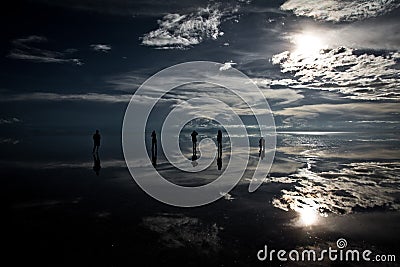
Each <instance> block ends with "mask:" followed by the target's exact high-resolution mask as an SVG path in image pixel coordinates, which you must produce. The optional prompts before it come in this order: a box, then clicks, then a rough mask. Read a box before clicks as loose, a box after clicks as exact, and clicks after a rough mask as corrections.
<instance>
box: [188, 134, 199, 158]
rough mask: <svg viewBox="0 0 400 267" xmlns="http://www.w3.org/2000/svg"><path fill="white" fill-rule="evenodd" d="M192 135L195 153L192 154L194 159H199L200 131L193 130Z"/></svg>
mask: <svg viewBox="0 0 400 267" xmlns="http://www.w3.org/2000/svg"><path fill="white" fill-rule="evenodd" d="M190 135H191V136H192V143H193V147H192V148H193V154H192V161H194V160H197V135H198V133H197V132H196V131H194V130H193V132H192V133H191V134H190Z"/></svg>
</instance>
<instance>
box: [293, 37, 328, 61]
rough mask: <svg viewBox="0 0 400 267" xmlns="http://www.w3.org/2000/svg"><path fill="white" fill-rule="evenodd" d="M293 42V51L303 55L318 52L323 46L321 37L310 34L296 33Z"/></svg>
mask: <svg viewBox="0 0 400 267" xmlns="http://www.w3.org/2000/svg"><path fill="white" fill-rule="evenodd" d="M293 42H294V43H295V45H296V48H295V51H294V52H295V53H298V54H302V55H304V56H312V55H315V54H318V53H319V51H320V50H321V49H323V48H324V47H325V44H324V43H323V41H322V39H321V38H318V37H317V36H314V35H311V34H298V35H296V36H295V37H294V40H293Z"/></svg>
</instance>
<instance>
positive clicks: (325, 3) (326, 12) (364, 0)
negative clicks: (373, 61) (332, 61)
mask: <svg viewBox="0 0 400 267" xmlns="http://www.w3.org/2000/svg"><path fill="white" fill-rule="evenodd" d="M399 6H400V2H399V1H398V0H353V1H347V0H314V1H309V0H288V1H286V2H285V3H284V4H283V5H282V6H281V9H282V10H285V11H293V13H294V14H295V15H297V16H305V17H311V18H314V19H316V20H325V21H333V22H340V21H356V20H363V19H367V18H372V17H377V16H380V15H383V14H386V13H387V12H390V11H392V10H394V9H396V8H398V7H399Z"/></svg>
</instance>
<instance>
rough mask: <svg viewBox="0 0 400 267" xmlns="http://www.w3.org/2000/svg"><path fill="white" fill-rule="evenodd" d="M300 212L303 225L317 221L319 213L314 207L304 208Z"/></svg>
mask: <svg viewBox="0 0 400 267" xmlns="http://www.w3.org/2000/svg"><path fill="white" fill-rule="evenodd" d="M298 212H299V213H300V221H301V223H302V224H303V225H305V226H309V225H312V224H314V223H316V222H317V219H318V214H317V212H316V210H315V209H313V208H310V207H308V208H304V209H301V210H299V211H298Z"/></svg>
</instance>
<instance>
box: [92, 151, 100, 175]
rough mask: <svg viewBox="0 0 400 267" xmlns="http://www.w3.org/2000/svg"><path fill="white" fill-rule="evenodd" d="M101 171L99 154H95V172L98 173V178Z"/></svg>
mask: <svg viewBox="0 0 400 267" xmlns="http://www.w3.org/2000/svg"><path fill="white" fill-rule="evenodd" d="M100 170H101V162H100V156H99V152H96V153H94V154H93V171H94V172H95V173H96V175H97V176H99V175H100Z"/></svg>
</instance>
